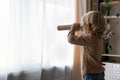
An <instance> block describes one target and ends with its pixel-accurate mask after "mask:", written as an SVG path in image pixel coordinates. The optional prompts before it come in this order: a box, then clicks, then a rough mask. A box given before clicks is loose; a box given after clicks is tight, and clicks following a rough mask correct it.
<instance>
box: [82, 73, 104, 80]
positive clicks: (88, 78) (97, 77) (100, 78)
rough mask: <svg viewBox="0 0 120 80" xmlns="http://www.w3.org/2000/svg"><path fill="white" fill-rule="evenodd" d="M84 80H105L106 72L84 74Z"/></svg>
mask: <svg viewBox="0 0 120 80" xmlns="http://www.w3.org/2000/svg"><path fill="white" fill-rule="evenodd" d="M83 79H84V80H105V79H104V72H103V73H100V74H84V75H83Z"/></svg>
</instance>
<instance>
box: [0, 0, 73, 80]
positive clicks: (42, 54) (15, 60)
mask: <svg viewBox="0 0 120 80" xmlns="http://www.w3.org/2000/svg"><path fill="white" fill-rule="evenodd" d="M0 2H1V3H0V4H1V10H2V11H1V13H0V14H1V16H2V18H1V19H0V20H1V23H0V54H1V56H0V65H1V66H0V80H40V79H41V70H42V68H50V67H53V66H57V67H65V66H66V65H67V66H70V67H71V66H72V61H73V46H72V45H71V44H69V43H68V42H67V33H68V31H62V32H59V31H57V25H60V24H71V23H73V21H74V17H75V15H74V0H2V1H0ZM56 79H57V78H56Z"/></svg>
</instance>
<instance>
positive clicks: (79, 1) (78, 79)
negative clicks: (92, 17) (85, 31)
mask: <svg viewBox="0 0 120 80" xmlns="http://www.w3.org/2000/svg"><path fill="white" fill-rule="evenodd" d="M75 2H76V3H75V6H76V9H75V10H76V11H75V13H76V14H75V22H80V18H81V17H82V16H83V15H84V14H85V13H86V12H87V4H88V3H87V0H75ZM76 34H77V35H78V36H79V34H80V32H77V33H76ZM82 53H83V47H82V46H77V45H75V47H74V60H73V69H72V80H82V79H83V78H82V77H83V74H82V69H81V68H82Z"/></svg>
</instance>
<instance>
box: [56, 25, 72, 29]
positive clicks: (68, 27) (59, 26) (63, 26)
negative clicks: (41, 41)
mask: <svg viewBox="0 0 120 80" xmlns="http://www.w3.org/2000/svg"><path fill="white" fill-rule="evenodd" d="M71 26H72V25H58V26H57V29H58V30H70V28H71Z"/></svg>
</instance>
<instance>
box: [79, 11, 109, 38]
mask: <svg viewBox="0 0 120 80" xmlns="http://www.w3.org/2000/svg"><path fill="white" fill-rule="evenodd" d="M81 25H83V26H84V27H86V28H87V31H88V32H89V33H91V34H94V35H95V36H96V37H98V38H102V37H103V36H104V33H105V31H106V26H107V22H106V20H105V18H104V16H103V15H102V14H101V13H100V12H98V11H90V12H88V13H86V14H85V15H84V16H83V17H82V19H81Z"/></svg>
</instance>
